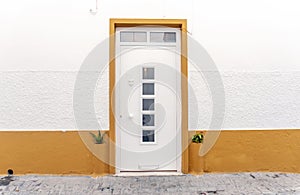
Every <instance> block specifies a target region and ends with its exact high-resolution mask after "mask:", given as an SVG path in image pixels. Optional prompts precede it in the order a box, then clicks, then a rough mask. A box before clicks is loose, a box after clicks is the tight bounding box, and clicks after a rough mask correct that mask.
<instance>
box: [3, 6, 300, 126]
mask: <svg viewBox="0 0 300 195" xmlns="http://www.w3.org/2000/svg"><path fill="white" fill-rule="evenodd" d="M299 6H300V3H299V2H298V1H297V0H288V1H283V0H253V1H239V0H228V1H221V0H220V1H217V0H212V1H203V0H186V1H179V0H177V1H174V0H151V1H150V0H143V1H140V0H127V1H124V0H99V10H98V13H97V14H96V15H95V16H93V15H91V14H90V13H89V9H91V8H94V7H95V1H94V0H87V1H83V0H80V1H79V0H60V1H58V0H51V1H50V0H43V1H38V0H28V1H21V0H15V1H2V2H1V3H0V24H1V31H0V43H1V44H0V71H1V73H0V75H1V77H0V89H1V94H0V100H1V101H0V129H76V124H75V121H74V116H73V107H72V94H73V87H74V82H75V78H76V71H78V70H79V68H80V65H81V63H82V62H83V60H84V59H85V57H86V56H87V55H88V53H89V52H90V51H91V50H92V49H93V47H94V46H96V45H97V44H98V43H100V42H101V41H102V40H104V39H106V38H107V36H108V32H109V29H108V27H109V18H186V19H188V31H189V33H190V36H191V37H192V38H193V39H195V40H197V41H198V42H199V43H200V44H201V45H202V46H203V47H204V48H205V49H206V50H207V52H208V53H209V54H210V55H211V57H212V58H213V60H214V61H215V63H216V65H217V67H218V69H219V71H220V72H221V75H222V78H223V81H224V85H225V95H226V116H225V118H226V119H225V121H224V128H225V129H247V128H248V129H249V128H250V129H251V128H271V129H272V128H299V127H300V119H299V117H297V116H299V114H300V103H299V101H298V99H297V97H299V95H300V89H299V86H300V80H299V78H300V72H299V71H300V57H299V54H298V53H299V51H300V37H299V34H300V25H299V23H300V12H299V11H298V8H299ZM101 55H103V56H108V50H107V53H103V54H101ZM202 71H209V70H202ZM190 75H191V77H190V78H189V79H190V81H191V84H192V86H193V87H194V90H195V92H196V94H197V95H198V106H199V112H200V113H203V114H202V115H201V116H200V119H201V120H200V126H198V127H194V126H193V125H192V123H191V126H190V127H191V128H207V125H208V123H209V120H210V114H211V113H210V112H211V104H210V103H209V102H210V100H209V99H210V98H209V97H210V96H209V92H208V91H207V87H205V84H204V81H201V79H199V74H196V73H195V70H194V69H190ZM106 76H107V75H106ZM96 91H98V92H99V93H96V100H97V101H99V102H104V104H102V105H101V106H100V105H99V104H97V103H96V104H95V107H96V108H97V117H98V119H99V120H100V121H101V124H102V126H103V129H107V128H108V123H107V118H108V116H107V109H108V106H107V104H108V100H107V98H106V97H108V92H107V82H104V81H102V82H98V87H97V89H96ZM190 103H191V104H193V102H190ZM103 105H105V106H103ZM99 106H100V107H99ZM191 116H192V115H191ZM191 120H192V117H191Z"/></svg>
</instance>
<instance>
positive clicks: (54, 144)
mask: <svg viewBox="0 0 300 195" xmlns="http://www.w3.org/2000/svg"><path fill="white" fill-rule="evenodd" d="M7 169H13V170H14V172H15V174H32V173H34V174H86V175H102V174H106V173H108V166H107V165H106V164H104V163H103V162H101V161H100V160H98V159H97V158H96V157H95V156H94V155H93V154H92V153H91V152H90V151H89V150H88V149H87V148H86V146H85V145H84V143H83V142H82V140H81V138H80V136H79V134H78V132H75V131H74V132H46V131H44V132H0V174H6V173H7Z"/></svg>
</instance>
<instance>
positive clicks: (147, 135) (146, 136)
mask: <svg viewBox="0 0 300 195" xmlns="http://www.w3.org/2000/svg"><path fill="white" fill-rule="evenodd" d="M143 142H155V136H154V130H143Z"/></svg>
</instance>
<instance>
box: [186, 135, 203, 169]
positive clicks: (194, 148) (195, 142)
mask: <svg viewBox="0 0 300 195" xmlns="http://www.w3.org/2000/svg"><path fill="white" fill-rule="evenodd" d="M203 140H204V134H203V133H202V132H196V133H195V134H194V135H193V136H192V140H191V141H192V142H191V143H190V145H189V171H190V172H191V173H196V174H199V173H202V172H203V169H204V158H203V156H200V155H199V152H200V148H201V145H202V143H203Z"/></svg>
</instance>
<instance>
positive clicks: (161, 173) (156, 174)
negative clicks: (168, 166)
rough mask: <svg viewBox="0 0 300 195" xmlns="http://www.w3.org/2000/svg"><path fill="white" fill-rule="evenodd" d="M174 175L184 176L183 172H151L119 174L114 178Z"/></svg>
mask: <svg viewBox="0 0 300 195" xmlns="http://www.w3.org/2000/svg"><path fill="white" fill-rule="evenodd" d="M174 175H183V173H181V172H167V171H166V172H164V171H161V172H154V171H150V172H137V171H136V172H121V173H117V174H115V175H114V176H117V177H133V176H138V177H140V176H174Z"/></svg>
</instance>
